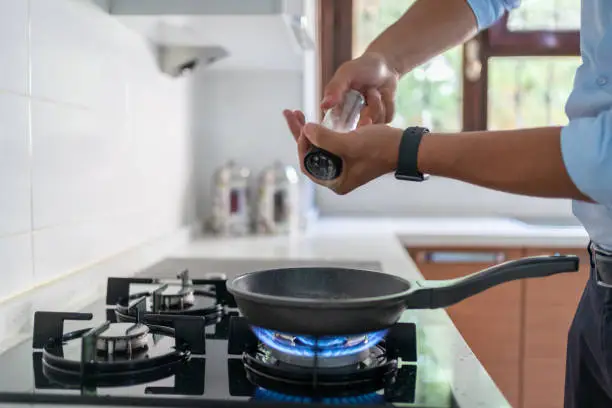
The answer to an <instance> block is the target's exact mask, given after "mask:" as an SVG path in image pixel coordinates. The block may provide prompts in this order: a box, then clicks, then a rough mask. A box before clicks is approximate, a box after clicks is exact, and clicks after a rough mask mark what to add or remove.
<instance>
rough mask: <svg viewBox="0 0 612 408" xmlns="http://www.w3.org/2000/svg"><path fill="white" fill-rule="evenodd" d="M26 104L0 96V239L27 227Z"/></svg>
mask: <svg viewBox="0 0 612 408" xmlns="http://www.w3.org/2000/svg"><path fill="white" fill-rule="evenodd" d="M0 69H1V68H0ZM29 103H30V102H29V100H28V99H27V98H26V97H23V96H19V95H16V94H11V93H3V92H0V237H1V236H3V235H7V234H15V233H23V232H28V231H29V230H30V227H31V226H30V224H31V223H30V219H31V215H30V214H31V212H30V153H29V141H28V105H29Z"/></svg>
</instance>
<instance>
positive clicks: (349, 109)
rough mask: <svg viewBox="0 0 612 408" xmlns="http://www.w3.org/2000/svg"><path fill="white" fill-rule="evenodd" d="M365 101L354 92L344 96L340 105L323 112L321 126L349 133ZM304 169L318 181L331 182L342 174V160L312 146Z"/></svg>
mask: <svg viewBox="0 0 612 408" xmlns="http://www.w3.org/2000/svg"><path fill="white" fill-rule="evenodd" d="M364 105H365V99H364V98H363V96H362V95H361V93H359V92H358V91H355V90H353V89H352V90H350V91H348V92H347V93H346V94H345V95H344V100H343V101H342V103H340V104H338V105H336V106H334V107H333V108H331V109H329V110H327V112H325V116H324V117H323V121H322V122H321V125H322V126H325V127H326V128H328V129H331V130H333V131H336V132H350V131H351V130H354V129H355V128H356V127H357V123H358V122H359V117H360V114H361V109H362V108H363V106H364ZM304 168H305V169H306V171H308V173H310V175H312V176H313V177H314V178H316V179H319V180H333V179H335V178H337V177H339V176H340V174H342V159H341V158H340V157H338V156H336V155H335V154H333V153H330V152H328V151H327V150H324V149H321V148H320V147H317V146H312V147H311V148H310V149H309V150H308V152H307V153H306V156H305V157H304Z"/></svg>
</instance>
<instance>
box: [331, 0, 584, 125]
mask: <svg viewBox="0 0 612 408" xmlns="http://www.w3.org/2000/svg"><path fill="white" fill-rule="evenodd" d="M413 2H414V0H408V1H406V0H323V1H321V2H320V4H321V29H322V35H321V39H322V58H321V61H322V71H321V74H322V76H321V79H322V82H323V83H325V82H326V81H327V80H329V78H330V77H331V75H333V72H334V71H335V69H336V68H337V67H338V66H339V65H340V64H341V63H342V62H344V61H346V60H348V59H350V58H352V57H353V56H357V55H360V54H361V53H362V52H363V50H364V49H365V47H366V46H367V44H368V43H369V42H370V41H371V40H373V39H374V38H375V37H376V36H377V35H378V34H379V33H380V32H382V31H383V30H384V29H385V28H386V27H388V26H389V25H390V24H392V23H393V22H395V21H396V20H397V19H398V18H399V17H400V16H401V15H402V14H403V13H404V12H405V11H406V9H407V8H408V7H409V6H410V5H411V4H412V3H413ZM522 3H523V5H522V6H521V8H519V9H517V10H514V11H512V12H511V13H509V15H506V16H504V17H503V18H502V19H501V20H500V21H499V22H498V23H497V24H495V25H494V26H493V27H491V28H490V29H489V30H486V31H484V32H482V33H480V34H479V35H478V36H476V37H475V38H474V39H472V40H470V41H469V42H468V43H467V44H466V45H465V46H462V47H457V48H455V49H451V50H449V51H447V52H446V53H444V54H442V55H441V56H439V57H438V58H436V59H434V60H432V61H430V62H428V63H426V64H424V65H423V66H420V67H418V68H416V69H415V70H414V71H413V72H411V73H409V74H408V75H406V76H405V77H404V78H403V79H402V80H401V82H400V85H399V89H398V94H397V100H396V104H397V114H396V118H395V119H394V124H395V125H398V126H407V125H409V124H412V125H419V124H420V125H425V126H428V127H430V128H432V129H434V130H437V131H457V130H460V129H462V128H463V129H465V130H480V129H508V128H515V127H527V126H545V125H560V124H564V123H565V122H566V117H565V113H564V104H565V100H566V99H567V96H568V95H569V92H570V90H571V88H572V85H573V77H574V73H575V70H576V68H577V67H578V65H579V64H580V58H579V48H580V47H579V32H578V27H579V26H580V2H579V1H578V0H523V2H522Z"/></svg>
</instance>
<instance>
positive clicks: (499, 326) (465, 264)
mask: <svg viewBox="0 0 612 408" xmlns="http://www.w3.org/2000/svg"><path fill="white" fill-rule="evenodd" d="M408 251H409V253H410V255H411V256H412V259H413V260H414V261H415V263H416V264H417V266H418V268H419V269H420V271H421V273H422V274H423V276H424V277H425V278H426V279H449V278H456V277H459V276H463V275H466V274H469V273H472V272H475V271H477V270H480V269H483V268H486V267H488V266H491V265H494V264H497V263H500V262H502V261H506V260H511V259H517V258H521V257H526V256H534V255H543V254H554V253H563V254H576V255H580V257H581V270H580V272H579V273H572V274H560V275H556V276H549V277H546V278H543V279H524V280H521V281H514V282H509V283H504V284H503V285H500V286H497V287H495V288H491V289H489V290H488V291H486V292H483V293H481V294H478V295H476V296H473V297H471V298H469V299H466V300H465V301H463V302H460V303H458V304H456V305H453V306H451V307H449V308H448V309H447V312H448V314H449V316H450V317H451V319H452V320H453V322H454V323H455V325H456V326H457V328H458V330H459V331H460V332H461V334H462V336H463V337H464V338H465V340H466V342H467V343H468V345H469V346H470V348H471V349H472V351H473V352H474V354H475V355H476V356H477V357H478V359H479V360H480V362H481V363H482V364H483V366H484V367H485V368H486V370H487V371H488V372H489V374H490V375H491V377H492V378H493V380H494V381H495V382H496V384H497V385H498V386H499V388H500V389H501V391H502V392H503V393H504V395H505V396H506V398H507V399H508V401H509V402H510V404H511V405H512V406H513V407H519V408H553V407H555V408H558V407H561V406H563V390H564V378H565V349H566V341H567V331H568V328H569V325H570V323H571V320H572V318H573V316H574V313H575V310H576V306H577V304H578V300H579V298H580V295H581V293H582V290H583V288H584V285H585V283H586V280H587V279H588V272H589V261H588V255H587V252H586V250H585V249H576V248H561V249H560V248H553V249H548V248H491V247H487V248H471V247H470V248H467V247H461V248H456V247H454V248H448V247H427V248H410V249H408Z"/></svg>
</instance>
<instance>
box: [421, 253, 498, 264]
mask: <svg viewBox="0 0 612 408" xmlns="http://www.w3.org/2000/svg"><path fill="white" fill-rule="evenodd" d="M416 258H417V259H416V261H417V262H419V263H449V264H457V263H484V264H497V263H501V262H505V261H506V258H507V257H506V254H505V253H504V252H498V251H495V252H486V251H480V252H479V251H420V252H418V253H417V257H416Z"/></svg>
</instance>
